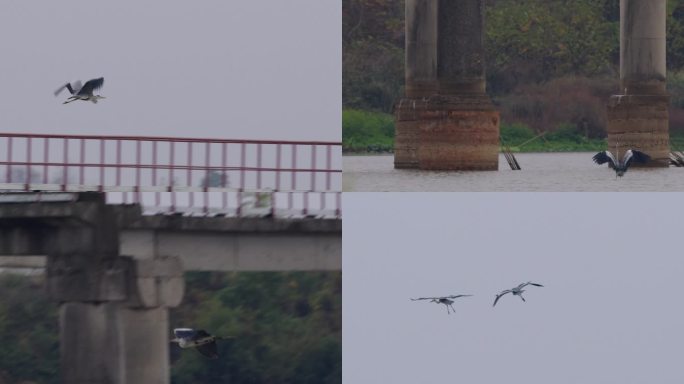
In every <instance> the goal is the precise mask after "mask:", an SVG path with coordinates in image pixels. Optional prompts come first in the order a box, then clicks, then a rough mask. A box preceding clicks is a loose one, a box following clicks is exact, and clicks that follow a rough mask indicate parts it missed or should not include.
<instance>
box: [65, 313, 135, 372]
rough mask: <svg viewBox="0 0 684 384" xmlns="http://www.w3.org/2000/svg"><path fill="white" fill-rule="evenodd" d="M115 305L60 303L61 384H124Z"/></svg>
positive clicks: (121, 351)
mask: <svg viewBox="0 0 684 384" xmlns="http://www.w3.org/2000/svg"><path fill="white" fill-rule="evenodd" d="M119 326H120V322H119V316H118V304H116V303H102V304H95V303H80V302H73V303H63V304H61V305H60V307H59V347H60V360H61V371H62V382H63V383H73V384H105V383H106V384H118V383H124V382H125V381H124V370H125V366H124V358H123V356H124V349H123V345H122V344H123V343H122V338H121V332H120V328H119Z"/></svg>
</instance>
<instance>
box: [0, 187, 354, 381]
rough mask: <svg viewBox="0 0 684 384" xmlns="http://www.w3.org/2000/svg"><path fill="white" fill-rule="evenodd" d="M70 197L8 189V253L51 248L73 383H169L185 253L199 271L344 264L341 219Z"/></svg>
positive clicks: (51, 276)
mask: <svg viewBox="0 0 684 384" xmlns="http://www.w3.org/2000/svg"><path fill="white" fill-rule="evenodd" d="M62 195H64V194H62ZM65 196H66V197H67V198H66V199H61V198H60V199H51V198H47V199H45V200H43V199H42V197H41V194H31V193H22V194H0V197H1V199H0V200H2V201H3V203H0V255H9V256H13V257H23V256H22V255H27V256H26V257H31V261H32V262H33V263H35V262H40V261H41V260H42V259H41V260H38V259H36V255H47V265H46V269H47V279H46V286H47V291H48V293H49V294H50V296H51V297H52V299H54V300H56V301H58V302H60V345H61V363H62V376H63V377H62V379H63V382H65V383H77V384H80V383H84V384H85V383H88V384H110V383H116V384H126V383H160V384H162V383H168V382H169V365H168V350H169V335H168V312H167V311H168V309H167V308H169V307H173V306H176V305H178V304H180V302H181V300H182V298H183V291H184V280H183V272H184V271H185V270H186V269H188V268H187V267H186V266H184V265H183V260H188V262H189V263H190V264H191V265H190V268H195V269H199V270H320V269H323V270H326V269H334V270H339V269H341V260H342V245H341V232H342V225H341V220H321V219H297V220H280V219H273V218H251V219H233V218H225V217H214V218H198V217H184V216H142V211H141V209H140V207H139V206H110V205H106V204H105V203H104V194H101V193H82V194H72V195H71V196H68V195H65ZM62 197H64V196H62ZM120 244H121V246H120ZM129 251H130V253H129ZM28 255H30V256H28ZM10 262H16V260H14V261H10Z"/></svg>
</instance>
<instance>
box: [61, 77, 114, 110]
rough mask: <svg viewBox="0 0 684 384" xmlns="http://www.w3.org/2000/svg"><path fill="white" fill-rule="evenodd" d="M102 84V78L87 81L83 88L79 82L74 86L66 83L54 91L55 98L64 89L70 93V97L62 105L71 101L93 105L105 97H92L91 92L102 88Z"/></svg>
mask: <svg viewBox="0 0 684 384" xmlns="http://www.w3.org/2000/svg"><path fill="white" fill-rule="evenodd" d="M103 84H104V77H100V78H98V79H92V80H88V81H86V83H85V84H84V85H83V86H81V81H80V80H79V81H76V82H75V83H74V84H69V83H66V84H64V85H62V86H61V87H59V89H57V90H56V91H55V96H57V95H59V93H60V92H62V91H63V90H64V88H66V89H68V90H69V93H71V97H69V98H68V99H67V100H66V101H65V102H64V103H62V104H66V103H71V102H72V101H76V100H83V101H92V102H93V103H97V100H98V99H104V98H105V97H104V96H100V95H93V92H94V91H96V90H98V89H100V88H102V85H103Z"/></svg>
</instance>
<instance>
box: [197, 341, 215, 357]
mask: <svg viewBox="0 0 684 384" xmlns="http://www.w3.org/2000/svg"><path fill="white" fill-rule="evenodd" d="M197 352H199V353H201V354H203V355H204V356H206V357H208V358H210V359H216V358H217V357H218V352H217V350H216V342H215V341H212V342H211V343H207V344H202V345H199V346H197Z"/></svg>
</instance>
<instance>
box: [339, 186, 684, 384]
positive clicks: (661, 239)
mask: <svg viewBox="0 0 684 384" xmlns="http://www.w3.org/2000/svg"><path fill="white" fill-rule="evenodd" d="M343 204H344V207H345V218H344V229H343V231H344V240H343V249H344V256H343V270H344V285H343V286H344V292H343V300H344V302H343V305H344V313H343V324H344V329H343V345H344V351H343V360H344V382H345V383H355V384H357V383H454V382H462V383H502V382H506V383H512V384H513V383H555V384H571V383H572V384H579V383H615V384H618V383H620V384H629V383H647V382H651V383H681V382H684V368H682V366H681V356H682V354H683V353H684V332H682V324H684V310H683V309H682V307H681V305H680V303H681V302H682V300H681V277H682V272H684V258H683V257H682V244H683V243H682V239H681V234H680V233H681V217H682V208H680V207H681V195H680V194H633V193H622V194H598V193H583V194H579V193H574V194H558V193H555V194H553V193H547V194H542V193H525V194H512V193H502V194H491V193H472V194H465V193H451V194H439V193H432V194H429V193H420V194H410V193H383V194H377V193H376V194H372V193H349V194H345V195H344V202H343ZM528 280H532V281H535V282H539V283H542V284H544V285H545V287H544V288H536V287H529V288H528V289H527V291H526V292H525V298H526V299H527V302H526V303H523V302H522V301H520V299H519V298H518V297H513V296H511V295H507V296H504V297H503V298H502V299H501V300H500V302H499V303H498V304H497V306H496V308H492V302H493V299H494V295H495V293H497V292H498V291H500V290H503V289H507V288H511V287H513V286H515V285H517V284H518V283H520V282H524V281H528ZM459 293H472V294H475V296H474V297H470V298H463V299H458V301H457V302H456V303H454V307H455V308H456V311H457V312H456V314H451V315H447V313H446V309H445V307H444V306H443V305H437V304H434V303H428V302H412V301H409V298H410V297H418V296H438V295H449V294H459Z"/></svg>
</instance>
